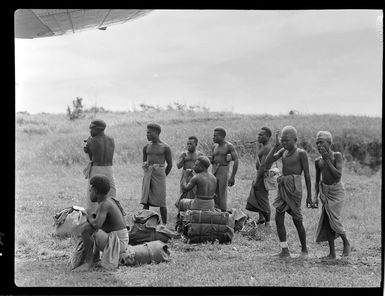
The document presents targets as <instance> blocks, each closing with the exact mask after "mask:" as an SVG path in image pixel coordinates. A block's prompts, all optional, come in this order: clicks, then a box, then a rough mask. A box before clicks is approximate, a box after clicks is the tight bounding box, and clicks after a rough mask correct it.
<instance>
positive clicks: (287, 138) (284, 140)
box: [281, 125, 297, 150]
mask: <svg viewBox="0 0 385 296" xmlns="http://www.w3.org/2000/svg"><path fill="white" fill-rule="evenodd" d="M296 142H297V130H296V129H295V127H294V126H291V125H288V126H285V127H284V128H283V129H282V132H281V144H282V147H283V148H285V149H286V150H290V149H292V148H293V147H294V145H295V143H296Z"/></svg>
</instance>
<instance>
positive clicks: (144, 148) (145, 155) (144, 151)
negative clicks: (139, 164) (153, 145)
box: [143, 144, 148, 162]
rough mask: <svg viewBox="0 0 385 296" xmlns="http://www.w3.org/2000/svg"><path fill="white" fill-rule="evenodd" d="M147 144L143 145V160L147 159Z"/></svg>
mask: <svg viewBox="0 0 385 296" xmlns="http://www.w3.org/2000/svg"><path fill="white" fill-rule="evenodd" d="M147 145H148V144H147ZM147 145H146V146H144V147H143V162H146V161H147Z"/></svg>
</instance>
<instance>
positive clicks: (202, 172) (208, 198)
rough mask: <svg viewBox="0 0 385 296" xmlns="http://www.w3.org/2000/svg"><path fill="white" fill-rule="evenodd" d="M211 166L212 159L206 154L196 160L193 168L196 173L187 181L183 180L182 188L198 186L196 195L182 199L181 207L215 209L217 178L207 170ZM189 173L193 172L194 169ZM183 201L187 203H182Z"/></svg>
mask: <svg viewBox="0 0 385 296" xmlns="http://www.w3.org/2000/svg"><path fill="white" fill-rule="evenodd" d="M209 166H210V160H209V159H208V158H207V157H206V156H199V157H198V158H197V160H196V161H195V164H194V167H193V170H194V171H195V173H196V175H195V176H193V177H192V178H191V179H190V181H189V182H188V183H187V182H186V180H187V179H188V178H186V179H184V180H183V182H182V184H181V188H182V190H183V191H184V192H188V191H190V190H192V189H193V188H194V187H195V186H196V195H195V198H194V199H192V200H191V199H187V198H185V199H181V200H180V201H179V208H184V209H190V210H214V205H215V202H214V196H215V190H216V188H217V179H216V178H215V176H214V175H213V174H211V173H210V172H208V171H207V169H208V168H209ZM188 172H189V173H188V174H191V175H192V174H193V172H192V170H189V171H188ZM181 203H186V204H184V205H182V204H181Z"/></svg>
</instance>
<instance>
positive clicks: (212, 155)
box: [207, 144, 215, 164]
mask: <svg viewBox="0 0 385 296" xmlns="http://www.w3.org/2000/svg"><path fill="white" fill-rule="evenodd" d="M214 149H215V144H214V145H213V147H212V148H211V155H209V156H207V157H208V159H209V160H210V162H211V164H214Z"/></svg>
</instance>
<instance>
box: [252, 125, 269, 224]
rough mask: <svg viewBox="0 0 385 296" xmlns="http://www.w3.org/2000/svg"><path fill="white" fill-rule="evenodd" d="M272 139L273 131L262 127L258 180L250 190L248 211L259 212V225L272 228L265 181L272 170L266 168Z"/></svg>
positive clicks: (258, 157) (259, 134)
mask: <svg viewBox="0 0 385 296" xmlns="http://www.w3.org/2000/svg"><path fill="white" fill-rule="evenodd" d="M270 137H271V130H270V129H269V128H267V127H262V128H261V130H260V131H259V133H258V143H259V144H260V148H259V149H258V155H257V161H256V164H255V168H256V169H257V178H256V180H255V182H253V186H252V188H251V190H250V194H249V198H248V199H247V204H246V210H248V211H253V212H258V213H259V220H258V222H257V224H263V223H265V226H266V227H270V212H271V211H270V203H269V191H267V190H266V188H265V184H264V182H263V180H264V174H265V171H266V170H268V169H270V167H266V164H265V159H266V156H267V155H268V154H269V152H270V149H271V146H270V145H269V144H268V142H269V140H270Z"/></svg>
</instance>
